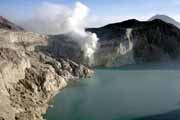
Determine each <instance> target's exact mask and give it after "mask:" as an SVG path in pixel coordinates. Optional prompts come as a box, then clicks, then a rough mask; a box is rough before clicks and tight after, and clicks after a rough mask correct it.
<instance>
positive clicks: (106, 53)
mask: <svg viewBox="0 0 180 120" xmlns="http://www.w3.org/2000/svg"><path fill="white" fill-rule="evenodd" d="M87 31H90V32H93V33H96V34H97V36H98V37H99V46H100V47H99V49H98V51H97V52H96V57H95V58H96V61H97V65H100V66H110V67H111V66H120V65H125V64H133V63H151V62H168V61H171V60H173V61H176V60H178V59H180V29H178V28H177V27H176V26H174V25H172V24H169V23H167V22H164V21H162V20H160V19H155V20H152V21H137V20H135V19H132V20H127V21H124V22H120V23H114V24H109V25H106V26H104V27H100V28H89V29H87Z"/></svg>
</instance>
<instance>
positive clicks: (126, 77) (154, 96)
mask: <svg viewBox="0 0 180 120" xmlns="http://www.w3.org/2000/svg"><path fill="white" fill-rule="evenodd" d="M135 68H136V67H135ZM53 105H54V107H53V108H49V110H48V112H47V114H46V119H47V120H133V119H136V118H139V117H143V116H151V115H156V114H163V113H167V112H169V111H173V110H178V109H179V108H180V70H178V69H157V68H153V69H144V68H138V69H132V68H131V69H130V68H128V69H124V68H121V69H96V70H95V74H94V75H93V77H92V78H90V79H87V80H81V81H80V82H77V83H75V84H74V85H72V86H69V87H68V88H66V89H64V90H63V91H62V92H61V93H60V94H58V95H57V96H56V97H55V98H54V102H53ZM179 113H180V112H179ZM144 119H145V118H144ZM144 119H143V120H144ZM179 119H180V118H179ZM179 119H177V120H179ZM148 120H153V119H148ZM158 120H163V119H158ZM168 120H171V119H168ZM174 120H176V119H174Z"/></svg>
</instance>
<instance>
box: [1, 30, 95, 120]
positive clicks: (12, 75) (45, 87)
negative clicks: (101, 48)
mask: <svg viewBox="0 0 180 120" xmlns="http://www.w3.org/2000/svg"><path fill="white" fill-rule="evenodd" d="M47 41H48V36H45V35H40V34H37V33H32V32H25V31H16V30H9V29H4V28H1V29H0V83H1V84H0V108H1V109H0V120H43V118H42V114H45V112H46V110H47V108H48V102H49V101H50V100H51V99H52V97H53V96H55V95H56V94H57V93H58V92H59V91H61V90H62V89H63V88H65V87H66V86H67V85H68V83H69V82H73V81H76V80H78V79H80V78H83V77H89V76H90V75H91V74H92V73H93V72H92V70H90V69H89V68H87V67H85V66H84V65H81V64H77V63H76V62H73V61H72V60H70V59H65V58H62V57H56V59H55V58H53V57H51V55H47V54H44V53H43V52H41V51H39V50H38V49H36V48H40V47H41V46H43V47H45V46H46V45H47Z"/></svg>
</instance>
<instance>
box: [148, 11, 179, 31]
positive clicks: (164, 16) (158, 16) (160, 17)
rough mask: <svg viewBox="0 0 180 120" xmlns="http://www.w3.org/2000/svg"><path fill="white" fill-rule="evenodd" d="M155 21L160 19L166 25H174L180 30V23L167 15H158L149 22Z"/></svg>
mask: <svg viewBox="0 0 180 120" xmlns="http://www.w3.org/2000/svg"><path fill="white" fill-rule="evenodd" d="M155 19H160V20H162V21H164V22H166V23H170V24H173V25H175V26H177V27H179V28H180V23H179V22H178V21H176V20H175V19H173V18H172V17H169V16H167V15H160V14H157V15H154V16H153V17H151V18H150V19H149V20H148V21H152V20H155Z"/></svg>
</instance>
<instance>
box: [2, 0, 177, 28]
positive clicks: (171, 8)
mask: <svg viewBox="0 0 180 120" xmlns="http://www.w3.org/2000/svg"><path fill="white" fill-rule="evenodd" d="M76 1H77V0H0V15H2V16H5V17H7V18H9V19H11V20H12V21H19V20H25V19H28V18H30V17H31V16H32V15H33V13H34V11H35V10H36V9H38V8H39V7H40V6H41V5H42V4H43V3H44V2H48V3H53V4H58V5H59V4H63V5H66V6H69V7H73V5H74V3H75V2H76ZM79 1H80V2H82V3H83V4H85V5H86V6H88V7H89V8H90V10H91V22H90V23H89V24H90V25H92V26H96V25H97V24H100V25H103V24H107V23H110V22H120V21H123V20H126V19H131V18H135V19H139V20H147V19H148V18H149V17H151V16H153V15H155V14H164V15H168V16H170V17H173V18H174V19H176V20H177V21H180V0H79Z"/></svg>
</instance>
